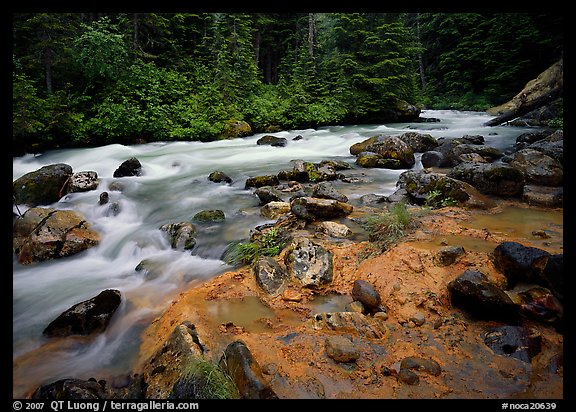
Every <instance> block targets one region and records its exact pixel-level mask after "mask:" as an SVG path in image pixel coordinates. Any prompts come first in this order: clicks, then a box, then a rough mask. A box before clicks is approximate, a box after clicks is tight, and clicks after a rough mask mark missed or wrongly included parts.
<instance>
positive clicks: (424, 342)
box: [134, 199, 563, 399]
mask: <svg viewBox="0 0 576 412" xmlns="http://www.w3.org/2000/svg"><path fill="white" fill-rule="evenodd" d="M497 202H498V205H497V206H496V207H493V208H490V209H488V210H479V209H466V208H459V207H445V208H442V209H438V210H434V211H431V212H430V213H424V214H419V215H418V216H419V217H418V218H417V219H418V220H419V225H418V227H417V228H416V230H415V231H413V232H412V233H410V234H408V235H407V236H405V237H404V238H403V239H402V240H401V242H399V243H397V244H396V245H395V246H393V247H390V248H389V249H388V250H385V251H382V250H378V249H376V248H375V246H374V244H373V243H371V242H369V241H367V240H366V241H352V240H342V239H340V240H339V241H338V242H334V239H331V238H329V237H328V236H326V235H324V234H319V233H318V232H316V233H315V232H314V231H313V226H314V225H313V224H309V226H310V227H309V226H307V228H306V229H312V230H298V231H295V232H293V233H292V235H293V236H294V237H298V236H306V237H309V238H311V239H313V240H314V242H315V243H317V244H320V245H322V246H324V248H326V249H327V250H328V251H330V252H331V253H332V254H333V278H332V281H331V282H328V283H326V284H324V285H322V286H319V287H315V288H309V287H303V286H301V284H300V283H299V282H298V281H297V280H296V279H290V281H289V282H288V283H287V284H285V286H284V287H283V288H281V289H280V290H279V291H278V292H277V293H275V294H272V295H271V294H269V293H267V292H265V291H264V290H263V288H261V287H260V286H259V285H258V284H257V282H256V278H255V275H254V271H253V269H252V268H251V267H249V266H244V267H242V268H240V269H238V270H236V271H231V272H227V273H224V274H222V275H221V276H218V277H217V278H215V279H212V280H210V281H208V282H206V283H204V284H201V285H196V286H194V287H192V288H191V289H189V290H187V291H185V292H183V293H181V294H180V295H179V296H178V297H177V298H176V299H175V300H174V301H173V302H172V303H171V305H170V306H169V307H168V309H167V310H165V311H164V313H163V314H162V315H161V316H160V317H158V318H157V319H155V320H154V321H153V322H152V323H151V325H150V326H149V327H148V328H147V329H146V330H145V332H144V333H143V336H142V344H141V347H140V353H139V362H138V366H137V367H136V368H135V369H134V371H135V372H138V374H139V376H140V377H141V378H143V379H144V381H145V382H146V388H145V391H146V393H145V396H146V397H148V398H165V397H169V396H170V394H171V391H172V388H173V386H174V384H175V383H176V381H177V380H178V378H179V377H180V376H181V374H182V368H183V364H185V363H186V359H190V357H192V358H193V357H201V358H203V359H206V360H208V361H210V362H212V363H213V364H218V362H219V361H220V360H221V358H222V355H223V353H224V352H225V350H226V349H227V347H229V345H230V344H232V343H233V342H236V343H235V345H241V347H242V348H243V349H245V352H249V356H248V364H249V370H250V371H251V372H250V373H251V374H252V375H253V378H254V380H255V381H256V382H257V384H256V386H257V388H256V389H254V388H252V390H255V391H256V392H254V393H255V395H254V396H253V397H265V398H266V397H278V398H289V399H296V398H298V399H300V398H327V399H328V398H373V399H375V398H378V399H405V398H415V399H418V398H426V399H428V398H460V399H462V398H478V399H480V398H500V399H509V398H518V399H521V398H533V399H561V398H563V334H562V332H561V330H560V331H559V330H558V328H557V327H556V326H554V325H552V324H548V323H546V322H541V321H536V320H534V319H532V318H530V317H527V316H522V317H521V319H520V320H519V321H518V322H516V323H515V326H511V327H518V328H522V330H523V331H526V333H527V336H523V337H520V338H519V342H526V339H528V341H530V342H532V341H536V342H537V343H538V344H539V345H537V346H538V348H537V349H535V350H531V348H530V345H529V344H528V345H527V346H528V347H526V346H522V344H518V343H514V344H511V343H508V344H503V345H501V346H500V347H498V346H497V345H496V346H494V345H491V344H493V343H498V342H499V339H501V338H502V335H503V334H504V335H506V330H507V329H506V326H507V325H509V323H508V322H504V321H500V320H491V319H480V318H477V317H474V316H473V315H472V314H470V313H468V311H466V310H464V309H462V308H460V307H458V306H456V305H453V302H452V301H451V298H450V294H449V290H448V285H449V283H450V282H451V281H454V280H455V279H456V278H458V277H459V276H461V275H462V274H463V273H464V272H465V271H467V270H470V271H474V272H481V273H482V274H484V275H485V276H486V277H487V280H488V281H489V282H490V283H492V284H494V285H497V286H499V287H501V288H502V289H503V290H504V289H506V283H507V279H506V277H505V276H504V275H503V274H502V273H501V272H500V271H499V270H498V269H497V268H496V267H495V265H494V263H493V258H492V257H493V251H494V249H495V248H496V247H497V246H498V245H499V244H500V243H501V242H508V241H511V242H518V243H520V244H522V245H524V246H529V247H535V248H539V249H542V250H545V251H547V252H549V253H551V254H559V253H562V252H563V242H562V236H563V225H562V209H545V208H538V207H533V206H529V205H527V204H526V203H522V202H519V201H513V200H501V199H497ZM370 212H374V211H373V210H360V209H355V211H354V213H353V214H352V215H350V216H348V218H346V219H343V220H342V221H343V222H345V223H346V222H350V220H349V219H353V218H354V217H358V216H362V215H363V214H365V213H370ZM511 216H512V220H510V221H508V220H505V219H506V218H510V217H511ZM535 217H540V218H543V220H539V219H537V218H535ZM544 221H546V222H548V223H543V222H544ZM545 226H546V227H545ZM446 246H462V247H463V250H464V253H463V254H460V255H459V256H457V257H455V258H454V259H450V261H449V262H445V261H442V259H441V258H440V256H441V252H440V250H441V249H442V248H444V247H446ZM286 253H287V252H286V249H285V250H284V251H283V252H282V253H281V254H280V255H279V256H277V257H275V260H276V261H277V262H280V264H283V262H284V255H285V254H286ZM357 280H363V281H366V282H367V284H368V285H369V286H371V287H372V288H373V290H375V292H376V293H377V294H379V296H380V299H381V305H380V306H381V309H382V310H377V311H366V310H364V312H362V307H361V306H360V308H358V306H355V305H354V304H352V305H351V303H352V302H353V301H354V300H355V299H354V298H353V297H352V295H353V293H352V291H353V288H354V285H355V281H357ZM525 289H526V287H524V289H522V285H520V286H518V287H515V288H511V289H509V290H507V292H506V293H507V294H508V295H509V296H510V297H511V298H512V300H513V301H514V302H515V303H518V299H519V296H521V294H522V290H525ZM509 333H510V334H512V332H509ZM531 339H532V340H531ZM502 342H504V340H502ZM246 349H247V350H246ZM526 353H527V354H528V355H526ZM250 355H251V356H250ZM526 356H528V357H526ZM252 385H253V386H254V384H252ZM258 385H259V386H258ZM172 396H173V395H172Z"/></svg>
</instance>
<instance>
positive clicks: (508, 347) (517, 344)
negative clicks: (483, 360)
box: [482, 325, 542, 363]
mask: <svg viewBox="0 0 576 412" xmlns="http://www.w3.org/2000/svg"><path fill="white" fill-rule="evenodd" d="M482 339H483V340H484V343H485V344H486V345H487V346H488V347H489V348H490V349H492V350H493V351H494V353H497V354H498V355H504V356H510V357H513V358H516V359H520V360H521V361H523V362H528V363H530V361H531V360H532V358H533V357H534V356H536V355H537V354H538V353H540V351H541V349H542V335H541V334H540V333H539V332H538V331H537V330H535V329H532V328H526V327H523V326H508V325H506V326H498V327H494V328H490V329H488V330H487V331H486V332H485V333H484V334H483V335H482Z"/></svg>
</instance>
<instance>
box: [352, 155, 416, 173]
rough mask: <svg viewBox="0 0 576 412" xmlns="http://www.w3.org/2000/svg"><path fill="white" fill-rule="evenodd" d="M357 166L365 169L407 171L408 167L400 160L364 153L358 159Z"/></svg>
mask: <svg viewBox="0 0 576 412" xmlns="http://www.w3.org/2000/svg"><path fill="white" fill-rule="evenodd" d="M356 164H357V165H358V166H360V167H365V168H379V169H395V170H396V169H406V168H407V167H406V166H405V165H404V164H402V162H401V161H400V160H398V159H391V158H387V157H384V156H382V155H380V154H378V153H374V152H362V153H360V154H359V155H358V158H356Z"/></svg>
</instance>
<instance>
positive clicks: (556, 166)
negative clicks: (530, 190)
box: [510, 149, 564, 186]
mask: <svg viewBox="0 0 576 412" xmlns="http://www.w3.org/2000/svg"><path fill="white" fill-rule="evenodd" d="M510 165H511V166H512V167H514V168H516V169H518V170H520V171H521V172H522V173H523V174H524V177H525V178H526V183H529V184H534V185H538V186H562V184H563V180H564V170H563V167H562V164H561V163H560V162H558V161H557V160H555V159H553V158H551V157H550V156H547V155H545V154H543V153H542V152H539V151H537V150H534V149H523V150H520V151H518V152H516V153H514V158H513V160H512V161H511V162H510Z"/></svg>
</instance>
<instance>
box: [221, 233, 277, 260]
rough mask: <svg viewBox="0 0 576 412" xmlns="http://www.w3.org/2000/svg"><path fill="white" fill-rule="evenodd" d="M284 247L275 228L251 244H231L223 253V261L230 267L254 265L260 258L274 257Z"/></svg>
mask: <svg viewBox="0 0 576 412" xmlns="http://www.w3.org/2000/svg"><path fill="white" fill-rule="evenodd" d="M284 246H286V242H285V240H284V239H283V238H282V236H280V232H279V231H278V229H277V228H275V227H273V228H271V229H270V230H268V231H267V232H265V233H264V234H262V236H261V237H260V238H259V239H257V240H254V241H252V242H242V241H240V242H234V243H231V244H230V245H229V246H228V248H227V249H226V251H225V252H224V257H223V260H224V262H226V263H228V264H229V265H232V266H240V265H251V264H254V263H255V262H256V261H257V260H258V259H259V258H260V256H276V255H278V254H280V252H281V251H282V249H284Z"/></svg>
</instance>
